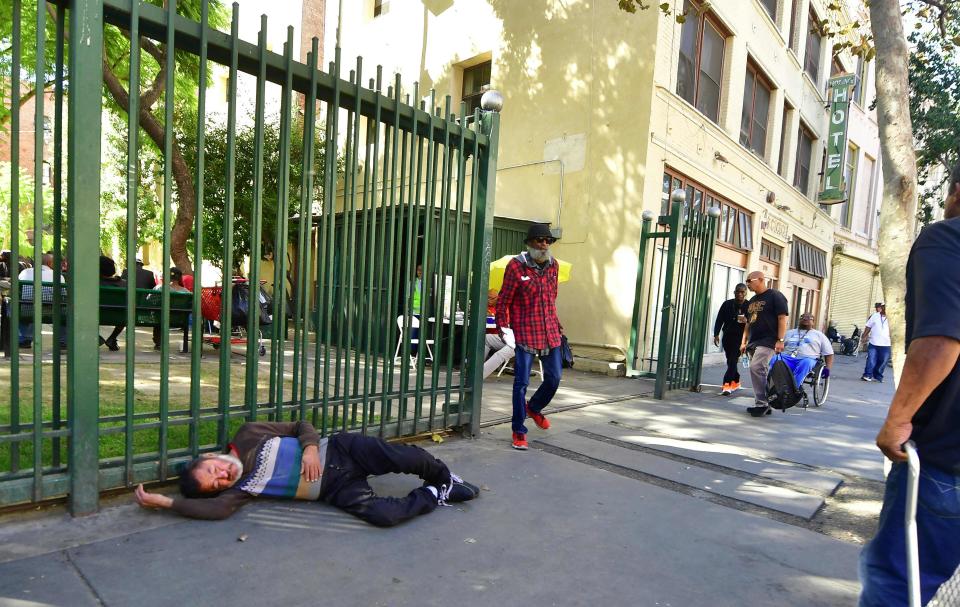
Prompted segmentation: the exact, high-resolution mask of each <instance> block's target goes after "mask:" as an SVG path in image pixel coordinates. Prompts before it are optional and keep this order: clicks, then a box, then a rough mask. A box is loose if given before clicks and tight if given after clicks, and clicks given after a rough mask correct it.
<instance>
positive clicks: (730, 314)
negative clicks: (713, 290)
mask: <svg viewBox="0 0 960 607" xmlns="http://www.w3.org/2000/svg"><path fill="white" fill-rule="evenodd" d="M738 314H743V315H744V316H746V315H747V300H743V303H742V304H739V305H738V304H737V300H736V299H728V300H727V301H725V302H723V304H721V306H720V310H719V311H718V312H717V320H716V321H715V322H714V323H713V335H714V336H715V337H716V336H719V335H720V330H721V329H722V330H723V341H724V342H725V343H733V342H734V341H735V342H736V343H737V344H738V345H739V344H740V340H741V339H743V327H744V325H743V324H741V323H738V322H737V315H738Z"/></svg>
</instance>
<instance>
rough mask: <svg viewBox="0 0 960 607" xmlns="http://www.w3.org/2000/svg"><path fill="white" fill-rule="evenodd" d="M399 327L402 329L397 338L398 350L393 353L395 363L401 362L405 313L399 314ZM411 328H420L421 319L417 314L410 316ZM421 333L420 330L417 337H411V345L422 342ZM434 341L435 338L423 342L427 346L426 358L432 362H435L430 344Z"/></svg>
mask: <svg viewBox="0 0 960 607" xmlns="http://www.w3.org/2000/svg"><path fill="white" fill-rule="evenodd" d="M397 328H398V329H400V338H399V339H397V349H396V351H395V352H394V353H393V362H394V364H396V363H399V362H400V348H402V347H403V315H402V314H401V315H400V316H397ZM410 328H411V329H419V328H420V319H419V318H417V317H416V316H411V317H410ZM419 335H420V334H419V332H418V333H417V337H411V338H410V345H411V346H412V345H414V344H417V345H419V344H420V337H419ZM432 343H433V340H432V339H426V340H424V342H423V344H424V345H425V346H426V347H427V358H426V360H429V361H431V362H433V350H432V349H431V348H430V344H432ZM419 353H420V352H419V348H418V349H417V354H419Z"/></svg>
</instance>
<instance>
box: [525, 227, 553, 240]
mask: <svg viewBox="0 0 960 607" xmlns="http://www.w3.org/2000/svg"><path fill="white" fill-rule="evenodd" d="M537 238H548V239H550V244H553V243H554V242H556V241H557V239H556V238H555V237H554V236H553V233H552V232H551V231H550V224H549V223H532V224H530V227H529V228H527V238H526V240H524V242H530V241H531V240H534V239H537Z"/></svg>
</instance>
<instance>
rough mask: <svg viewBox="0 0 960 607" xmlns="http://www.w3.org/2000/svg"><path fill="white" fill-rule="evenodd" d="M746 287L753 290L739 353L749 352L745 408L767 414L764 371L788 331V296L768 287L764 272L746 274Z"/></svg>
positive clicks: (779, 350)
mask: <svg viewBox="0 0 960 607" xmlns="http://www.w3.org/2000/svg"><path fill="white" fill-rule="evenodd" d="M747 288H748V289H750V290H751V291H753V292H754V293H756V295H754V296H753V297H752V298H751V299H750V301H749V302H747V325H746V328H745V329H744V331H743V339H742V340H741V341H740V352H748V353H749V354H750V383H752V384H753V398H754V406H753V407H748V408H747V411H748V412H749V413H750V414H751V415H760V414H763V413H765V414H767V415H769V414H770V411H771V409H770V405H769V404H768V403H767V371H768V370H769V369H770V359H771V358H773V355H774V354H776V353H779V352H782V351H783V336H784V335H786V333H787V313H788V311H787V298H786V297H784V296H783V293H781V292H780V291H777V290H776V289H771V288H769V287H767V280H766V278H765V277H764V276H763V272H751V273H750V275H749V276H747Z"/></svg>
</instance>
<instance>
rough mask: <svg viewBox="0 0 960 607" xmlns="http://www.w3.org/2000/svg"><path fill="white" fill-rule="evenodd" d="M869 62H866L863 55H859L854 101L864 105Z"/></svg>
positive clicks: (861, 105)
mask: <svg viewBox="0 0 960 607" xmlns="http://www.w3.org/2000/svg"><path fill="white" fill-rule="evenodd" d="M869 64H870V62H869V61H865V60H864V58H863V55H857V84H856V86H854V87H853V100H854V101H856V102H857V103H858V104H860V107H863V105H864V103H863V102H864V97H866V96H867V66H868V65H869Z"/></svg>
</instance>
